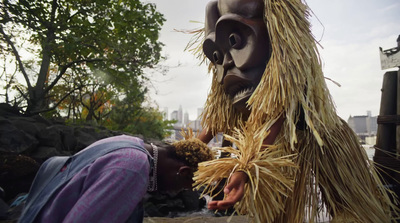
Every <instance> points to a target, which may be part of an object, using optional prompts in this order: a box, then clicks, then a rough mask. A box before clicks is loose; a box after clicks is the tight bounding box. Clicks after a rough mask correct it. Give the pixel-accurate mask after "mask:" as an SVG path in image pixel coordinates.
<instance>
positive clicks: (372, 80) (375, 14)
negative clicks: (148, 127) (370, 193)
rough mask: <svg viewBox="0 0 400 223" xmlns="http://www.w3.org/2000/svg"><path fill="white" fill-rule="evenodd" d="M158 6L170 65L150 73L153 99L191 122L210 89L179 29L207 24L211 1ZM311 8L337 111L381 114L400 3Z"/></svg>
mask: <svg viewBox="0 0 400 223" xmlns="http://www.w3.org/2000/svg"><path fill="white" fill-rule="evenodd" d="M143 1H144V2H151V3H155V4H156V7H157V9H158V11H159V12H161V13H163V14H164V16H165V18H166V20H167V21H166V22H165V23H164V26H163V29H162V31H161V35H160V41H161V42H163V43H164V44H165V46H164V48H163V55H164V56H166V60H164V61H162V63H161V64H160V65H162V66H165V67H169V69H168V72H167V73H166V74H165V75H164V74H162V73H161V72H158V71H154V70H149V71H147V72H148V74H149V75H150V79H151V84H150V85H149V89H150V95H149V96H150V98H151V100H152V101H153V102H154V105H157V106H158V107H159V109H160V110H161V111H163V110H164V108H168V112H169V113H171V112H172V111H173V110H178V108H179V107H180V106H182V109H183V112H188V113H189V115H190V120H194V119H196V117H197V115H198V114H197V109H198V108H201V107H203V106H204V103H205V101H206V98H207V94H208V92H209V90H210V86H211V76H210V75H209V74H208V72H207V67H206V66H205V65H202V66H199V61H198V60H197V59H196V58H195V56H194V55H192V54H191V53H190V52H187V51H184V49H185V47H186V44H187V43H188V42H189V40H190V38H191V35H190V34H184V33H182V32H176V31H174V30H192V29H196V28H200V27H202V26H203V24H202V23H203V22H204V13H205V6H206V4H207V3H208V2H209V1H208V0H143ZM306 3H307V4H308V5H309V7H310V8H311V10H312V13H313V14H312V17H311V18H310V20H311V23H312V32H313V34H314V36H315V38H316V39H317V40H318V41H319V44H320V45H321V46H322V48H320V49H319V53H320V55H321V58H322V65H323V71H324V75H325V77H327V78H329V79H332V80H334V81H335V82H337V83H339V84H340V87H339V86H337V85H336V84H334V83H333V82H331V81H329V80H328V79H327V85H328V88H329V91H330V93H331V95H332V98H333V100H334V102H335V104H336V109H337V113H338V115H339V116H340V117H342V118H343V119H344V120H346V121H347V119H348V118H349V116H356V115H366V114H367V111H371V113H372V116H377V115H379V110H380V101H381V88H382V81H383V76H384V74H385V72H387V71H392V70H396V71H397V70H398V68H393V69H389V70H382V69H381V64H380V59H379V47H382V48H383V49H384V50H385V49H389V48H393V47H396V46H397V42H396V39H397V37H398V36H399V35H400V13H399V12H400V1H399V0H362V1H361V0H330V1H321V0H308V1H306Z"/></svg>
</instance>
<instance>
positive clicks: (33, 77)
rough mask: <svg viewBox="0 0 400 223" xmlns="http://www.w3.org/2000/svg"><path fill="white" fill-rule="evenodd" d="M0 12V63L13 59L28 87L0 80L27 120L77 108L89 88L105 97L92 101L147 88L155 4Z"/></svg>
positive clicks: (46, 0)
mask: <svg viewBox="0 0 400 223" xmlns="http://www.w3.org/2000/svg"><path fill="white" fill-rule="evenodd" d="M0 4H1V7H0V8H1V9H0V10H1V11H0V13H1V14H0V16H1V18H0V19H1V20H0V38H1V41H0V50H1V52H0V57H2V59H10V56H12V59H13V60H14V61H15V62H16V64H17V68H18V71H19V72H20V73H21V74H22V77H23V80H24V82H25V83H24V84H21V83H17V84H15V83H16V82H15V78H14V76H13V78H12V80H13V82H10V81H9V80H11V79H10V75H2V76H0V77H3V76H4V77H8V78H9V79H8V81H9V82H8V84H7V87H8V88H7V89H8V90H9V89H15V90H16V91H17V94H16V97H17V98H18V97H22V98H23V99H24V102H25V104H24V106H26V107H25V108H24V111H25V113H26V114H38V113H41V112H44V111H48V110H52V109H55V108H56V107H57V106H59V105H60V104H61V103H62V102H63V101H64V100H67V99H68V98H69V99H68V100H70V102H74V103H75V100H76V99H77V97H78V96H79V95H81V93H82V91H83V89H85V88H88V87H90V86H93V85H94V83H93V81H96V83H95V84H96V86H98V87H99V88H102V89H103V90H104V91H98V90H97V89H96V91H94V92H97V94H99V92H105V90H107V91H114V92H118V94H119V97H120V98H121V97H122V98H123V97H127V95H129V94H131V93H132V92H134V93H137V94H139V95H140V94H142V93H143V92H145V90H144V89H142V88H141V87H140V86H141V81H143V80H146V77H145V76H144V75H143V69H144V68H152V67H153V66H154V65H156V64H157V63H158V62H159V60H160V59H161V56H160V51H161V47H162V44H161V43H160V42H159V41H158V35H159V31H160V29H161V26H162V24H163V22H164V21H165V20H164V18H163V15H162V14H160V13H159V12H157V11H156V8H155V5H154V4H150V3H148V4H147V3H142V2H141V1H139V0H118V1H117V0H116V1H108V0H107V1H106V0H90V1H89V0H3V1H2V2H1V3H0ZM26 55H33V58H34V59H31V57H29V56H26ZM97 71H101V72H100V73H101V74H102V76H98V75H96V72H97ZM97 73H98V72H97ZM75 80H79V81H75ZM10 85H12V86H10ZM132 88H136V89H132ZM92 93H93V91H92ZM9 95H10V94H7V97H9ZM121 95H122V96H121ZM7 100H9V101H11V100H10V99H7ZM68 100H67V101H68ZM141 102H143V101H140V102H139V101H138V103H141ZM97 109H98V108H97ZM95 110H96V109H95ZM93 114H94V113H93Z"/></svg>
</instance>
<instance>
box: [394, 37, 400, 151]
mask: <svg viewBox="0 0 400 223" xmlns="http://www.w3.org/2000/svg"><path fill="white" fill-rule="evenodd" d="M399 39H400V36H399ZM399 39H398V40H399ZM397 43H398V44H400V42H399V41H397ZM395 102H397V103H396V104H397V112H396V114H397V117H400V69H399V70H398V71H397V100H396V101H395ZM396 152H397V154H396V157H397V158H399V157H400V125H399V124H398V123H397V126H396Z"/></svg>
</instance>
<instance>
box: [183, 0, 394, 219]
mask: <svg viewBox="0 0 400 223" xmlns="http://www.w3.org/2000/svg"><path fill="white" fill-rule="evenodd" d="M260 1H261V0H260ZM263 2H264V4H263V5H264V7H265V8H264V18H263V19H264V23H265V25H266V27H267V30H268V35H269V40H270V43H271V49H272V50H271V55H270V59H269V61H268V63H267V65H266V68H265V71H264V74H263V76H262V78H261V81H260V83H259V85H258V86H257V88H256V89H255V91H254V93H253V94H252V96H251V97H250V99H249V100H248V101H247V105H248V106H249V107H250V108H251V113H250V116H249V117H248V119H247V120H244V119H243V118H242V117H241V114H240V113H239V112H238V111H236V110H235V108H233V106H232V101H231V99H230V97H229V96H227V95H226V94H225V93H224V89H223V88H222V87H221V84H219V83H218V82H217V69H216V66H215V64H213V63H211V64H210V71H211V73H212V74H213V83H212V87H211V91H210V93H209V95H208V98H207V102H206V105H205V110H204V112H203V117H202V118H203V126H204V127H205V128H206V129H208V130H209V131H212V133H213V134H216V133H218V132H223V133H225V138H226V139H227V140H229V141H231V142H233V143H235V145H236V146H237V149H233V148H230V147H227V148H222V149H223V150H225V151H227V152H230V153H232V154H234V155H235V158H230V157H229V158H223V159H218V160H212V161H207V162H204V163H201V164H200V165H199V170H198V172H196V173H195V181H196V185H197V187H198V188H200V187H202V186H205V187H206V189H205V190H204V193H205V194H211V196H215V195H216V194H217V193H218V192H221V191H216V190H215V189H216V188H217V184H218V182H221V180H222V179H223V178H229V177H230V176H231V174H232V173H233V172H235V171H244V172H245V173H247V175H248V176H249V181H248V183H247V184H246V188H245V190H246V192H245V196H244V198H243V199H242V200H241V201H240V202H238V203H237V204H236V205H235V208H236V210H237V211H238V212H239V213H242V214H248V216H249V217H250V218H251V219H252V220H253V221H255V222H282V223H283V222H285V223H286V222H295V223H296V222H303V221H304V219H305V218H306V216H307V217H308V219H309V221H310V222H314V221H315V220H316V217H317V215H318V212H319V211H320V208H321V204H319V203H318V202H319V201H320V199H321V198H322V204H323V205H325V206H326V209H327V210H328V212H329V213H330V215H331V216H332V222H362V223H364V222H391V221H392V218H391V209H395V207H394V205H393V204H392V202H391V200H390V193H388V191H386V189H385V188H384V186H383V184H382V182H381V181H380V179H379V177H378V175H377V172H376V170H375V166H374V165H373V163H372V162H371V161H369V159H368V157H367V155H366V153H365V151H364V149H363V148H362V147H361V145H360V144H359V143H358V139H357V136H356V135H355V133H354V132H353V131H352V130H351V129H350V128H349V126H348V125H347V123H346V122H344V121H343V120H341V119H340V118H339V117H338V116H337V114H336V111H335V107H334V103H333V101H332V99H331V96H330V94H329V91H328V88H327V86H326V84H325V79H324V76H323V73H322V68H321V64H320V58H319V54H318V50H317V46H316V41H315V39H314V37H313V36H312V34H311V31H310V23H309V21H308V17H309V16H310V10H309V8H308V6H307V5H306V4H305V3H304V2H302V1H301V0H263ZM203 31H204V30H203ZM198 34H202V33H198ZM203 34H204V32H203ZM190 44H191V46H194V45H193V44H194V43H193V42H192V43H190ZM197 50H198V49H197ZM197 52H198V51H197ZM281 116H283V117H284V119H285V121H284V123H283V126H282V128H281V131H280V133H279V135H278V137H277V138H276V140H275V142H274V145H267V147H265V145H264V147H263V145H262V142H263V139H264V138H265V137H266V136H267V135H268V134H269V131H268V129H269V128H270V127H271V126H272V125H273V124H274V123H275V122H276V121H277V120H278V118H279V117H281ZM300 122H303V123H304V128H299V127H298V126H297V125H298V123H300ZM320 194H321V196H319V195H320Z"/></svg>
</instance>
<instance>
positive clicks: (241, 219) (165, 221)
mask: <svg viewBox="0 0 400 223" xmlns="http://www.w3.org/2000/svg"><path fill="white" fill-rule="evenodd" d="M228 219H229V217H204V216H199V217H178V218H145V219H144V221H143V223H220V222H228ZM246 222H248V220H247V218H246V217H245V216H233V217H232V219H231V221H230V223H246Z"/></svg>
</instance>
